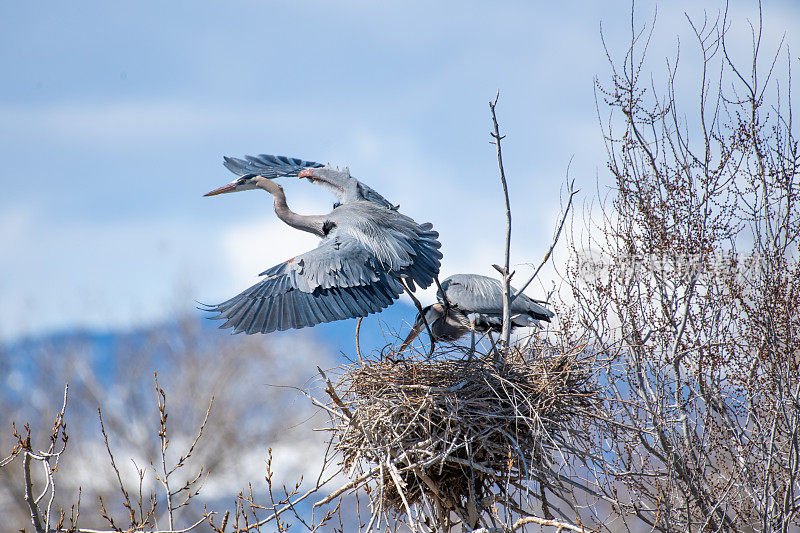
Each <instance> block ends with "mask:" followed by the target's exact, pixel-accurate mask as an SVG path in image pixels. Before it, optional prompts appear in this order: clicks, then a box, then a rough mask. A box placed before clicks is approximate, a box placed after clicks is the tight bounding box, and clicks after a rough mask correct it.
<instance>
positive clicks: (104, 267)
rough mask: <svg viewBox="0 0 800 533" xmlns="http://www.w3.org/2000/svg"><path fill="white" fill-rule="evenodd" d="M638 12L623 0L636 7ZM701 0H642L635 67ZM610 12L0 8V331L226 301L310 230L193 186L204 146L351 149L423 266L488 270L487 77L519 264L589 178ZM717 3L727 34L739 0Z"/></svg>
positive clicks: (516, 7)
mask: <svg viewBox="0 0 800 533" xmlns="http://www.w3.org/2000/svg"><path fill="white" fill-rule="evenodd" d="M654 5H655V4H654V3H653V2H639V3H637V9H638V10H639V13H640V20H645V19H647V18H649V17H651V16H652V13H653V8H654ZM720 5H721V4H720V3H719V2H665V3H664V4H663V5H662V6H660V8H659V21H658V26H657V33H656V37H655V40H654V42H653V47H652V50H651V54H652V56H651V57H652V58H653V61H652V64H653V65H654V68H660V67H661V66H662V65H663V57H665V56H666V55H672V54H673V53H674V50H675V46H676V36H681V39H682V43H685V44H682V61H684V63H685V64H686V66H687V67H690V66H691V60H692V59H691V58H692V55H691V51H690V39H688V33H687V31H688V25H687V24H686V19H685V16H684V11H688V13H689V14H691V15H692V16H695V17H702V14H703V11H704V10H706V11H708V12H709V13H712V14H713V13H716V12H717V10H718V8H719V6H720ZM628 6H629V3H628V2H589V1H583V2H581V1H576V2H546V3H533V2H522V1H520V2H497V3H487V2H470V1H466V2H464V1H462V2H437V3H433V2H413V1H412V2H402V3H400V2H380V3H379V2H365V1H364V2H322V1H319V2H288V1H287V2H255V1H253V2H241V1H240V2H236V1H232V2H225V3H221V2H219V3H211V2H168V3H161V2H149V1H148V2H136V3H133V2H132V3H117V2H99V1H98V2H79V3H69V4H67V3H55V2H53V3H46V4H42V3H38V4H36V5H34V4H32V3H28V2H10V1H6V2H2V3H0V69H2V72H3V78H2V79H3V83H0V187H1V189H0V190H2V194H0V308H1V309H3V319H2V320H0V339H1V338H12V337H17V336H19V335H25V334H30V333H38V332H44V331H48V330H51V329H54V328H65V327H71V326H75V325H81V326H93V327H120V326H123V327H124V326H130V325H134V324H138V323H142V322H150V321H155V320H159V319H162V318H164V317H166V316H169V315H170V314H173V313H174V312H176V311H186V310H190V309H191V308H192V306H193V305H194V303H193V302H194V301H195V300H199V301H205V302H215V301H219V300H220V299H224V298H227V297H228V296H231V295H233V294H234V293H235V292H237V291H239V290H241V289H243V288H244V287H246V286H247V285H248V284H249V283H252V282H254V281H255V280H256V274H257V273H258V272H260V271H262V270H263V269H265V268H266V267H268V266H271V265H272V264H274V263H276V262H278V261H281V260H284V259H286V258H287V257H291V256H293V255H295V254H296V253H298V252H302V251H304V250H306V249H308V248H310V247H312V246H315V244H316V241H315V239H314V238H313V237H308V236H305V235H302V234H299V233H298V232H295V231H293V230H291V229H289V228H286V227H285V226H283V225H282V224H281V223H280V222H279V221H277V220H276V219H275V217H274V215H273V214H272V212H271V203H270V202H269V198H267V197H266V196H265V195H264V194H261V193H259V192H250V193H242V194H237V195H226V196H223V197H215V198H202V194H203V193H205V192H206V191H208V190H210V189H212V188H216V187H217V186H219V185H221V184H222V183H224V182H226V181H228V180H229V179H230V174H229V173H228V172H227V171H226V170H225V169H224V168H223V167H222V165H221V159H222V156H223V155H242V154H248V153H262V152H266V153H276V154H284V155H291V156H297V157H303V158H306V159H314V160H318V161H323V162H331V163H333V164H337V165H349V166H350V169H351V171H352V173H353V175H355V176H357V177H358V178H359V179H362V181H365V182H366V183H368V184H369V185H370V186H372V187H373V188H375V189H376V190H378V191H379V192H381V193H382V194H383V195H384V196H386V197H387V198H389V199H390V200H391V201H393V202H395V203H399V204H400V205H401V209H402V210H403V211H404V212H405V213H407V214H409V215H410V216H412V217H414V218H415V219H416V220H417V221H419V222H423V221H430V222H433V223H434V225H435V227H436V228H437V229H438V230H439V231H440V233H441V241H442V243H443V252H444V254H445V260H444V264H443V267H442V273H443V275H448V274H452V273H455V272H466V271H472V272H481V273H486V274H490V273H491V272H492V271H491V268H490V266H489V265H491V263H495V262H500V261H501V259H502V257H501V253H502V252H501V250H502V242H501V241H502V232H503V212H502V198H501V191H500V189H499V186H498V183H497V177H496V176H497V173H496V159H495V155H494V152H493V148H492V147H491V146H490V145H489V144H488V130H489V124H490V123H489V115H488V109H487V102H488V100H489V99H490V98H491V97H492V96H493V95H494V93H495V91H496V90H497V89H498V88H499V89H500V90H501V93H502V96H501V103H500V106H499V107H498V110H499V113H500V120H501V125H502V128H503V130H504V132H505V133H507V134H508V138H507V140H506V141H505V144H504V150H505V158H506V159H505V162H506V170H507V173H508V175H509V179H510V182H511V190H512V195H513V200H512V207H513V208H514V223H515V245H514V258H513V260H514V262H515V263H524V262H528V261H537V260H538V258H539V257H540V256H541V254H542V253H543V251H544V249H545V248H546V246H547V243H548V242H549V238H550V234H551V231H552V226H553V224H554V222H555V220H556V218H557V216H558V211H559V202H558V197H559V189H560V187H561V185H562V183H563V177H564V174H565V171H566V169H567V165H568V163H569V162H570V159H572V160H573V162H572V165H571V171H570V173H571V175H572V177H574V178H576V180H577V182H578V183H579V184H580V185H581V186H582V187H583V188H584V190H585V191H587V192H588V191H590V190H591V189H592V188H593V182H594V179H595V177H596V176H598V175H599V177H600V179H601V181H602V180H603V179H604V177H605V175H604V149H603V146H602V140H601V138H600V133H599V128H598V126H597V124H596V113H595V108H594V94H593V79H594V77H595V76H596V75H599V76H600V78H601V80H602V79H607V78H608V69H607V62H606V59H605V55H604V52H603V50H602V47H601V43H600V37H599V34H600V23H601V22H602V23H603V27H604V29H605V30H606V34H607V41H608V42H609V44H610V46H611V48H612V49H614V50H617V51H619V52H622V51H623V46H624V42H625V38H626V35H627V33H626V32H627V31H628V30H627V25H628V24H629V15H628ZM764 7H765V17H766V20H765V22H766V29H767V35H766V40H767V44H768V45H769V44H774V43H777V41H778V40H779V39H780V36H781V35H782V34H783V33H784V32H786V36H787V39H788V41H789V43H790V44H791V43H793V42H796V39H797V37H796V35H793V34H792V32H793V31H795V29H796V28H798V27H800V8H798V7H797V4H795V3H793V2H774V1H765V2H764ZM732 11H733V13H732V14H733V16H734V19H735V20H737V25H736V26H735V27H734V31H736V32H739V33H738V34H737V35H739V36H740V37H741V39H739V41H740V42H741V43H742V46H745V45H746V44H747V38H746V37H747V33H746V25H745V24H746V22H745V20H746V17H748V16H752V15H753V13H754V11H753V9H752V3H751V2H741V1H735V2H732ZM793 49H797V47H796V46H795V47H794V48H793ZM684 50H686V51H685V52H684ZM795 56H796V54H795ZM689 70H690V69H689ZM693 81H694V78H692V74H691V73H689V74H688V75H687V78H686V83H687V86H691V84H692V83H693ZM287 194H288V195H289V201H290V205H292V206H293V207H294V208H295V209H296V210H298V211H301V212H306V213H322V212H326V211H327V210H329V209H330V205H331V198H329V197H328V196H327V194H326V193H325V192H324V191H321V190H318V189H316V188H314V187H312V186H310V185H308V184H307V183H305V182H303V183H288V184H287ZM520 268H522V267H520ZM534 292H535V291H534Z"/></svg>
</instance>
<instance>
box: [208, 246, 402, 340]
mask: <svg viewBox="0 0 800 533" xmlns="http://www.w3.org/2000/svg"><path fill="white" fill-rule="evenodd" d="M262 275H263V276H265V278H264V279H263V280H262V281H260V282H259V283H256V284H255V285H253V286H252V287H250V288H248V289H246V290H245V291H243V292H242V293H241V294H239V295H237V296H234V297H233V298H231V299H230V300H228V301H226V302H223V303H221V304H219V305H215V306H209V307H208V309H207V310H208V311H212V312H216V313H218V315H217V316H216V317H213V318H216V319H221V320H225V322H224V323H223V324H222V325H221V326H220V327H221V328H228V327H232V328H234V333H241V332H245V333H248V334H251V333H269V332H271V331H276V330H278V331H283V330H286V329H298V328H304V327H307V326H314V325H316V324H320V323H322V322H332V321H334V320H343V319H346V318H355V317H361V316H367V315H368V314H370V313H377V312H379V311H381V310H383V309H385V308H386V307H388V306H389V305H391V303H392V302H393V301H394V300H395V299H397V298H398V297H399V295H400V292H402V286H401V285H400V282H399V281H398V280H397V279H396V278H394V277H393V276H391V275H390V274H389V273H388V272H387V271H386V270H385V269H384V268H382V266H381V264H380V263H379V262H378V261H377V260H376V259H375V258H374V256H373V255H372V254H370V253H369V251H368V250H366V249H365V248H364V247H363V246H362V245H361V244H360V243H359V242H358V241H357V240H355V239H353V238H350V237H348V236H335V237H333V238H331V239H328V240H325V241H323V242H322V243H321V244H320V246H319V247H317V248H315V249H314V250H311V251H310V252H306V253H304V254H302V255H299V256H297V257H295V258H293V259H290V260H289V261H286V262H285V263H281V264H279V265H276V266H274V267H272V268H270V269H268V270H266V271H265V272H263V273H262Z"/></svg>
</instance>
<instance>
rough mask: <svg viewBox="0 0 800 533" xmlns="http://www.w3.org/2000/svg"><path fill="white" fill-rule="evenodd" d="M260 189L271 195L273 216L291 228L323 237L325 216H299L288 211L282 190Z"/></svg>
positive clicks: (279, 188)
mask: <svg viewBox="0 0 800 533" xmlns="http://www.w3.org/2000/svg"><path fill="white" fill-rule="evenodd" d="M261 188H262V189H264V190H266V191H267V192H268V193H270V194H272V196H273V198H274V200H275V201H274V207H275V214H276V215H278V218H280V219H281V220H283V221H284V222H286V223H287V224H288V225H290V226H291V227H293V228H296V229H299V230H302V231H307V232H309V233H313V234H314V235H317V236H319V237H323V236H325V233H324V232H323V230H322V227H323V225H324V224H325V220H326V216H325V215H301V214H299V213H295V212H294V211H292V210H291V209H289V205H288V204H287V203H286V194H284V192H283V188H281V187H277V188H274V190H270V189H268V188H266V187H261Z"/></svg>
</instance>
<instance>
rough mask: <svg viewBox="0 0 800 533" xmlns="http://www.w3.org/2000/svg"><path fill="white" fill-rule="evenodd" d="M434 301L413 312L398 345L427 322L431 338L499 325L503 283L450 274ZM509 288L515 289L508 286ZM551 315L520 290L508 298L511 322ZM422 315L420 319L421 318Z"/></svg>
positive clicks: (522, 322) (408, 340)
mask: <svg viewBox="0 0 800 533" xmlns="http://www.w3.org/2000/svg"><path fill="white" fill-rule="evenodd" d="M442 291H444V297H443V296H442V293H441V291H440V292H438V293H437V300H438V301H437V302H436V303H435V304H433V305H429V306H428V307H425V308H424V309H423V310H422V313H421V314H417V318H416V320H415V321H414V326H413V327H412V328H411V333H409V334H408V337H406V340H404V341H403V344H402V345H401V346H400V350H399V351H401V352H402V351H403V350H405V349H406V348H407V347H408V345H409V344H411V342H412V341H413V340H414V339H415V338H416V337H417V335H419V333H420V331H422V330H423V328H424V327H425V323H426V322H427V324H428V328H429V330H430V333H431V336H432V337H433V340H434V341H436V340H442V341H455V340H458V339H460V338H461V337H463V336H464V335H466V334H467V333H472V334H473V338H472V340H473V348H474V341H475V337H474V334H475V332H478V333H487V332H492V331H496V332H499V331H501V330H502V329H503V286H502V284H501V283H500V281H499V280H496V279H494V278H489V277H487V276H481V275H478V274H454V275H452V276H450V277H449V278H447V279H445V280H444V281H442ZM512 292H513V293H516V290H515V289H514V288H513V287H512ZM553 316H555V315H554V314H553V312H552V311H550V310H548V309H545V308H544V307H543V306H541V305H539V304H537V303H536V302H534V301H533V300H531V299H530V298H528V297H527V296H525V295H524V294H519V295H517V297H516V298H514V301H512V302H511V324H512V326H515V327H517V326H534V325H537V326H538V325H539V321H540V320H543V321H545V322H550V319H551V318H552V317H553ZM423 317H424V320H423Z"/></svg>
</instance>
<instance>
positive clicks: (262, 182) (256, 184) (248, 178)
mask: <svg viewBox="0 0 800 533" xmlns="http://www.w3.org/2000/svg"><path fill="white" fill-rule="evenodd" d="M275 188H280V185H278V184H277V183H275V182H273V181H272V180H269V179H267V178H265V177H264V176H259V175H258V174H245V175H244V176H241V177H239V178H237V179H235V180H233V181H232V182H230V183H228V184H227V185H223V186H222V187H220V188H219V189H214V190H213V191H211V192H207V193H205V194H204V195H203V196H216V195H217V194H225V193H228V192H239V191H250V190H253V189H266V190H267V191H269V192H273V189H275Z"/></svg>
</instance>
